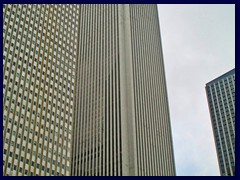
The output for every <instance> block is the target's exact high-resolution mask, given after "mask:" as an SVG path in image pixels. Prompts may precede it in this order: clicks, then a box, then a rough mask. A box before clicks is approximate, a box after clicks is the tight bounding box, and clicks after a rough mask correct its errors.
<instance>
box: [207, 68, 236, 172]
mask: <svg viewBox="0 0 240 180" xmlns="http://www.w3.org/2000/svg"><path fill="white" fill-rule="evenodd" d="M205 89H206V94H207V99H208V106H209V111H210V116H211V122H212V129H213V134H214V140H215V145H216V151H217V156H218V163H219V169H220V173H221V175H222V176H234V175H235V69H233V70H231V71H229V72H227V73H225V74H223V75H222V76H220V77H218V78H216V79H214V80H212V81H211V82H209V83H207V84H206V88H205Z"/></svg>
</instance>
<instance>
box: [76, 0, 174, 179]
mask: <svg viewBox="0 0 240 180" xmlns="http://www.w3.org/2000/svg"><path fill="white" fill-rule="evenodd" d="M78 38H79V39H78V40H79V49H78V52H77V53H78V57H79V59H78V61H77V78H76V80H77V82H76V94H75V95H76V105H75V108H76V109H75V112H76V114H75V121H74V134H73V156H72V158H73V159H72V175H111V176H112V175H175V166H174V156H173V146H172V137H171V127H170V118H169V110H168V99H167V90H166V80H165V73H164V65H163V55H162V47H161V37H160V30H159V22H158V12H157V5H146V4H144V5H139V4H138V5H133V4H131V5H127V4H118V5H117V4H113V5H106V4H98V5H92V4H91V5H80V13H79V37H78Z"/></svg>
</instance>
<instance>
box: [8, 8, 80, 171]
mask: <svg viewBox="0 0 240 180" xmlns="http://www.w3.org/2000/svg"><path fill="white" fill-rule="evenodd" d="M78 9H79V7H78V6H77V5H74V6H73V5H9V4H8V5H4V9H3V14H4V23H3V25H4V26H3V37H4V38H3V40H4V53H3V55H4V82H3V84H4V86H3V87H4V89H3V91H4V122H3V125H4V174H5V175H7V174H11V173H13V174H15V175H21V174H24V175H46V174H47V175H57V174H63V175H69V174H70V170H69V166H70V142H71V129H72V120H73V97H74V95H73V93H74V86H75V85H74V83H75V67H76V60H77V57H76V53H75V52H76V51H77V30H78V28H77V27H78V16H76V15H75V14H76V13H78ZM62 131H65V132H67V133H61V134H60V132H62ZM56 147H58V148H56ZM40 160H41V163H40ZM30 162H31V163H30ZM34 162H36V163H34ZM53 162H54V163H53ZM55 163H56V164H55ZM50 169H52V170H50Z"/></svg>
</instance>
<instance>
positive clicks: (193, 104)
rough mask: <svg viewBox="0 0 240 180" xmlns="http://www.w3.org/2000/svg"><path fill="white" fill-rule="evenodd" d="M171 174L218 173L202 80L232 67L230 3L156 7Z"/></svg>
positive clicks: (232, 30) (232, 20)
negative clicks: (171, 147)
mask: <svg viewBox="0 0 240 180" xmlns="http://www.w3.org/2000/svg"><path fill="white" fill-rule="evenodd" d="M158 10H159V19H160V28H161V35H162V45H163V54H164V63H165V71H166V79H167V88H168V98H169V106H170V116H171V125H172V134H173V145H174V154H175V163H176V170H177V175H178V176H181V175H186V176H187V175H196V176H204V175H209V176H210V175H217V176H218V175H219V169H218V162H217V156H216V150H215V144H214V139H213V133H212V126H211V121H210V115H209V111H208V105H207V99H206V94H205V84H206V83H207V82H209V81H211V80H212V79H214V78H216V77H218V76H220V75H222V74H224V73H225V72H227V71H229V70H231V69H233V68H234V67H235V5H226V4H224V5H214V4H213V5H210V4H209V5H184V4H178V5H168V4H160V5H158Z"/></svg>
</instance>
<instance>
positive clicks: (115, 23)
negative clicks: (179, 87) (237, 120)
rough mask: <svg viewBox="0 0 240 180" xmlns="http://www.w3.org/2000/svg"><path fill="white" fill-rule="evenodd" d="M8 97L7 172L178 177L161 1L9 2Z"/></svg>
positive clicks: (6, 44)
mask: <svg viewBox="0 0 240 180" xmlns="http://www.w3.org/2000/svg"><path fill="white" fill-rule="evenodd" d="M3 95H4V96H3V97H4V98H3V116H4V121H3V175H5V176H175V175H176V170H175V160H174V153H173V140H172V132H171V123H170V115H169V105H168V97H167V87H166V78H165V69H164V62H163V52H162V44H161V35H160V27H159V19H158V9H157V5H154V4H151V5H148V4H136V5H134V4H78V5H74V4H69V5H50V4H47V5H44V4H39V5H37V4H34V5H30V4H29V5H22V4H5V5H4V6H3ZM234 133H235V131H234Z"/></svg>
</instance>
